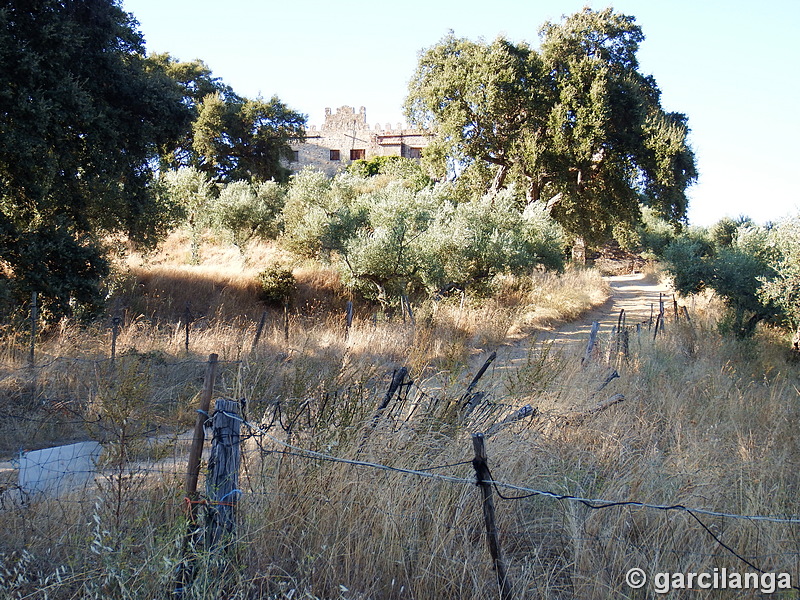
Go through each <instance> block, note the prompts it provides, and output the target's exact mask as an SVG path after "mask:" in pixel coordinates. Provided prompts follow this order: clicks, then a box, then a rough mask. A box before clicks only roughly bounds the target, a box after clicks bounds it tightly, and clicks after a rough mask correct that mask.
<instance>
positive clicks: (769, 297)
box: [759, 216, 800, 329]
mask: <svg viewBox="0 0 800 600" xmlns="http://www.w3.org/2000/svg"><path fill="white" fill-rule="evenodd" d="M768 243H769V246H770V248H771V250H772V251H773V252H774V254H773V259H772V265H773V269H774V275H773V277H771V278H766V277H765V278H762V279H761V288H760V290H759V297H760V299H761V301H762V302H764V303H769V304H773V305H774V306H777V307H778V308H779V309H780V310H781V319H782V320H783V321H784V322H785V323H786V324H787V325H789V326H790V327H792V328H793V329H795V328H797V327H798V326H800V216H795V217H792V218H787V219H784V220H783V221H781V222H780V223H778V224H777V225H776V226H775V227H773V228H771V229H770V230H769V232H768Z"/></svg>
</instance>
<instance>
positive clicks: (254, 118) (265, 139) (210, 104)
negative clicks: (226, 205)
mask: <svg viewBox="0 0 800 600" xmlns="http://www.w3.org/2000/svg"><path fill="white" fill-rule="evenodd" d="M305 123H306V117H305V116H304V115H301V114H300V113H297V112H295V111H292V110H291V109H289V107H288V106H286V105H285V104H284V103H283V102H281V101H280V99H279V98H278V97H277V96H273V97H272V98H270V99H269V100H264V99H262V98H258V99H256V100H250V99H246V98H240V97H238V96H236V95H232V96H227V97H226V96H225V95H223V94H221V93H219V92H217V93H215V94H210V95H208V96H206V97H205V98H203V100H202V101H201V102H200V104H199V106H198V111H197V119H196V120H195V121H194V123H193V124H192V134H193V141H192V150H193V152H194V153H195V154H196V161H197V164H198V168H199V169H201V170H203V171H205V172H206V173H208V174H209V175H210V176H211V177H212V178H214V179H215V180H218V181H226V182H230V181H236V180H241V179H244V180H248V181H250V180H260V181H267V180H270V179H274V180H276V181H286V180H287V179H288V176H289V169H287V168H286V167H284V166H283V164H282V161H283V160H290V159H291V157H292V150H291V147H290V146H289V143H290V142H291V141H301V140H303V139H304V136H305Z"/></svg>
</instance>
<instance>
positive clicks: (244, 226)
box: [212, 181, 286, 248]
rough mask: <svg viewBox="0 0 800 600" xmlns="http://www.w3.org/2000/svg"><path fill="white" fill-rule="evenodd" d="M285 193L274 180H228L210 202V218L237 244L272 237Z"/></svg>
mask: <svg viewBox="0 0 800 600" xmlns="http://www.w3.org/2000/svg"><path fill="white" fill-rule="evenodd" d="M285 196H286V191H285V189H284V188H283V187H282V186H281V185H279V184H278V183H276V182H275V181H265V182H253V183H248V182H247V181H234V182H231V183H229V184H227V185H225V186H224V187H223V188H222V189H221V190H220V193H219V198H218V199H217V200H216V202H214V204H213V208H212V222H213V224H214V225H215V226H216V227H218V228H220V229H223V230H225V231H228V232H230V234H231V236H232V237H233V243H234V244H236V245H237V246H239V247H240V248H242V247H243V246H244V245H245V244H247V242H249V241H250V240H251V239H253V238H259V239H275V238H276V237H277V236H278V234H279V233H280V215H281V211H282V210H283V203H284V199H285Z"/></svg>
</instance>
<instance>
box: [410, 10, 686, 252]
mask: <svg viewBox="0 0 800 600" xmlns="http://www.w3.org/2000/svg"><path fill="white" fill-rule="evenodd" d="M643 39H644V36H643V34H642V31H641V28H640V27H639V26H638V25H636V24H635V19H634V18H633V17H630V16H626V15H621V14H618V13H615V12H614V11H613V10H612V9H606V10H603V11H599V12H596V11H593V10H591V9H588V8H586V9H584V10H583V11H581V12H579V13H576V14H574V15H572V16H570V17H568V18H566V19H564V20H563V21H562V22H561V23H556V24H554V23H547V24H545V26H544V27H543V28H542V30H541V46H540V48H539V50H538V51H537V50H534V49H532V48H531V47H530V46H529V45H528V44H526V43H524V42H523V43H517V44H515V43H512V42H510V41H508V40H505V39H503V38H498V39H497V40H495V41H494V42H492V43H490V44H487V43H485V42H472V41H470V40H466V39H461V38H456V37H455V36H454V35H452V34H450V35H448V36H447V37H445V38H444V39H443V40H442V41H441V42H439V43H438V44H436V45H434V46H433V47H432V48H429V49H427V50H425V51H424V52H423V53H422V54H421V57H420V60H419V64H418V67H417V71H416V73H415V75H414V77H413V78H412V80H411V82H410V84H409V95H408V98H407V100H406V112H407V116H408V117H409V120H410V121H411V122H412V123H414V124H417V125H420V126H427V127H429V128H431V129H432V130H433V131H434V132H435V135H436V137H435V140H434V143H433V144H432V149H431V151H430V152H429V154H430V155H431V156H432V157H438V158H439V159H440V165H439V166H440V168H442V167H443V166H445V165H449V167H450V170H451V172H452V173H455V174H456V175H457V174H458V173H459V172H463V171H465V170H466V171H468V172H474V171H475V169H474V168H473V166H479V165H480V164H484V165H490V166H491V172H492V174H493V178H492V181H491V183H489V182H488V181H487V188H488V190H489V191H491V192H497V191H498V190H499V189H500V188H501V187H502V186H503V185H505V184H506V183H507V182H508V181H509V180H517V181H519V182H520V183H522V185H524V187H525V189H526V198H527V201H528V202H529V203H535V202H540V203H543V204H544V205H545V207H546V208H547V209H548V210H549V211H550V212H551V214H552V215H553V217H554V218H555V219H556V220H557V221H558V222H560V223H561V224H562V225H563V226H564V227H565V228H566V229H567V230H568V231H569V232H570V233H571V234H573V235H574V236H582V237H585V238H587V239H589V240H594V241H599V240H602V239H603V238H605V237H607V236H608V235H610V232H611V229H612V227H613V226H614V225H616V224H619V223H626V224H630V225H633V224H635V223H637V222H638V221H639V220H640V218H641V215H640V206H641V205H642V204H643V205H645V206H650V207H653V208H655V209H657V210H658V212H659V213H660V214H662V215H664V216H665V217H667V218H669V219H670V220H671V221H673V222H680V221H681V220H683V219H685V215H686V209H687V199H686V189H687V187H688V186H689V185H690V184H691V183H692V182H693V181H694V180H695V178H696V175H697V173H696V170H695V162H694V155H693V153H692V150H691V148H690V146H689V144H688V139H687V138H688V133H689V129H688V126H687V119H686V117H685V116H684V115H682V114H679V113H669V112H666V111H665V110H664V109H663V108H662V107H661V104H660V91H659V90H658V87H657V85H656V83H655V80H654V79H653V77H651V76H645V75H643V74H642V73H641V72H640V70H639V64H638V61H637V59H636V53H637V51H638V48H639V44H640V43H641V42H642V40H643Z"/></svg>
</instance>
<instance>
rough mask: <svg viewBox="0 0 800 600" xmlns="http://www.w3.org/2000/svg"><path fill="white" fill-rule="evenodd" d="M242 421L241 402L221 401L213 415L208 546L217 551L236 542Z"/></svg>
mask: <svg viewBox="0 0 800 600" xmlns="http://www.w3.org/2000/svg"><path fill="white" fill-rule="evenodd" d="M241 424H242V418H241V417H240V416H239V403H238V402H236V401H235V400H224V399H219V400H217V401H216V402H215V403H214V414H213V416H212V430H213V435H212V441H211V457H210V458H209V460H208V477H207V478H206V496H207V501H206V502H207V505H208V518H207V522H206V539H207V544H206V547H207V548H208V549H215V548H217V547H219V546H223V547H224V546H225V545H226V544H227V543H230V541H231V540H232V539H233V535H234V531H235V528H236V503H237V500H238V495H239V494H240V493H241V492H240V491H239V460H240V458H239V442H240V434H239V432H240V429H241Z"/></svg>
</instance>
